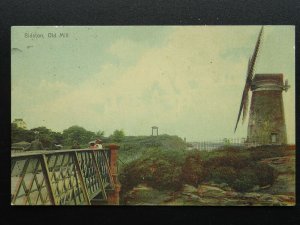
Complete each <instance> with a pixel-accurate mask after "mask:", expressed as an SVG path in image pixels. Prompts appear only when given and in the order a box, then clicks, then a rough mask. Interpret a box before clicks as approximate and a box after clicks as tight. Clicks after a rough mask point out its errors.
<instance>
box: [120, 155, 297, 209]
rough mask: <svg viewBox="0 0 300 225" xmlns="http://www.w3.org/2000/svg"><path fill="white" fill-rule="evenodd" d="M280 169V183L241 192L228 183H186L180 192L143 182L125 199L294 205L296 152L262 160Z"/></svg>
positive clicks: (138, 202)
mask: <svg viewBox="0 0 300 225" xmlns="http://www.w3.org/2000/svg"><path fill="white" fill-rule="evenodd" d="M261 163H266V164H269V165H271V166H273V167H274V168H275V169H276V170H277V172H278V174H279V175H278V178H277V180H276V182H275V183H274V184H273V185H272V186H269V187H254V188H253V189H252V190H251V191H250V192H247V193H240V192H236V191H234V190H232V189H231V188H230V187H228V186H227V185H226V184H222V185H217V184H211V183H210V184H209V183H207V184H202V185H200V186H198V187H197V188H196V187H193V186H189V185H184V187H183V189H182V190H181V191H179V192H167V191H158V190H155V189H153V188H150V187H147V186H146V185H143V184H140V185H138V186H137V187H135V188H133V190H131V191H130V192H128V193H127V195H126V197H125V198H124V199H123V204H126V205H191V206H193V205H194V206H294V205H295V202H296V200H295V155H294V154H293V155H289V156H284V157H275V158H268V159H265V160H262V161H261Z"/></svg>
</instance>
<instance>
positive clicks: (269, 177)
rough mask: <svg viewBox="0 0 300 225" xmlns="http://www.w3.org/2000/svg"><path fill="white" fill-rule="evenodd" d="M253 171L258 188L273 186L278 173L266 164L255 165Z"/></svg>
mask: <svg viewBox="0 0 300 225" xmlns="http://www.w3.org/2000/svg"><path fill="white" fill-rule="evenodd" d="M253 170H254V172H255V175H256V177H257V183H258V185H259V186H266V185H272V184H274V182H275V180H276V178H277V176H278V173H277V172H276V171H275V169H274V168H272V167H271V166H269V165H266V164H257V165H256V166H255V167H254V168H253Z"/></svg>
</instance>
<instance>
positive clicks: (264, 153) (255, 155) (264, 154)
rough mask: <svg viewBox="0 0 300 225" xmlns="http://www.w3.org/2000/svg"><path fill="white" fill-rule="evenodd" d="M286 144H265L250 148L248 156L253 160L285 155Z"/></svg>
mask: <svg viewBox="0 0 300 225" xmlns="http://www.w3.org/2000/svg"><path fill="white" fill-rule="evenodd" d="M286 149H287V147H286V146H275V145H265V146H259V147H255V148H251V149H250V150H249V151H250V157H251V159H252V160H254V161H259V160H262V159H266V158H273V157H282V156H285V155H287V154H288V153H287V151H286Z"/></svg>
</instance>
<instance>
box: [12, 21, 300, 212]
mask: <svg viewBox="0 0 300 225" xmlns="http://www.w3.org/2000/svg"><path fill="white" fill-rule="evenodd" d="M11 40H12V44H11V71H12V73H11V81H12V82H11V90H12V92H11V110H12V111H11V119H12V120H11V138H12V146H11V204H12V205H169V206H174V205H180V206H181V205H190V206H293V205H295V148H296V147H295V28H294V26H14V27H12V28H11Z"/></svg>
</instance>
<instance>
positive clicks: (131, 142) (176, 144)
mask: <svg viewBox="0 0 300 225" xmlns="http://www.w3.org/2000/svg"><path fill="white" fill-rule="evenodd" d="M186 148H187V144H186V143H185V142H184V141H183V140H182V139H181V138H180V137H178V136H171V135H167V134H163V135H159V136H126V137H124V140H123V141H122V143H121V144H120V151H119V159H120V161H121V162H123V163H124V164H126V163H128V162H130V161H132V160H135V159H138V158H139V157H141V156H142V155H143V154H144V153H145V152H146V151H150V150H152V149H162V150H164V151H169V150H173V151H180V150H185V149H186ZM121 165H122V163H121Z"/></svg>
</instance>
